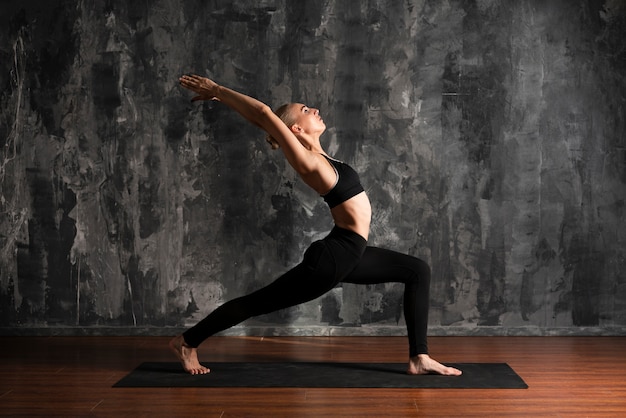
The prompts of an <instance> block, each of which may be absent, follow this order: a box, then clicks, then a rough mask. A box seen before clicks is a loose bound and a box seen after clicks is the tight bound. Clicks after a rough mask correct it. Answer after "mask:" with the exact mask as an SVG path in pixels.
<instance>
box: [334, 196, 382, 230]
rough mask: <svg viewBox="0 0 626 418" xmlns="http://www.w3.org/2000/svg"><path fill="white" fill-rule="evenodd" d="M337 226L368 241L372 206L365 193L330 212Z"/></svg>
mask: <svg viewBox="0 0 626 418" xmlns="http://www.w3.org/2000/svg"><path fill="white" fill-rule="evenodd" d="M330 213H331V215H332V217H333V220H334V221H335V225H337V226H338V227H340V228H343V229H347V230H350V231H353V232H356V233H357V234H359V235H361V236H362V237H363V238H365V239H366V240H367V239H368V237H369V233H370V222H371V220H372V206H371V205H370V200H369V198H368V197H367V194H366V193H365V192H361V193H359V194H357V195H356V196H353V197H351V198H350V199H348V200H346V201H345V202H343V203H341V204H339V205H337V206H335V207H334V208H332V209H331V210H330Z"/></svg>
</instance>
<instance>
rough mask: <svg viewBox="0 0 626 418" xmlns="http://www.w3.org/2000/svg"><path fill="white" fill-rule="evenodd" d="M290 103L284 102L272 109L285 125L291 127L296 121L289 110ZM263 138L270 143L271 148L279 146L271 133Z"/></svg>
mask: <svg viewBox="0 0 626 418" xmlns="http://www.w3.org/2000/svg"><path fill="white" fill-rule="evenodd" d="M290 105H291V103H287V104H284V105H282V106H281V107H279V108H278V109H276V110H275V111H274V114H275V115H276V116H278V117H279V118H280V120H282V121H283V123H284V124H285V125H287V126H288V127H291V126H293V125H294V124H295V123H296V120H295V118H294V117H293V115H292V114H291V113H292V112H290V111H289V106H290ZM265 140H266V141H267V142H268V143H269V144H270V145H271V147H272V149H278V148H280V144H279V143H278V141H277V140H276V138H274V137H273V136H272V135H270V134H267V135H266V136H265Z"/></svg>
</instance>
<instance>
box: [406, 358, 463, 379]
mask: <svg viewBox="0 0 626 418" xmlns="http://www.w3.org/2000/svg"><path fill="white" fill-rule="evenodd" d="M406 372H407V373H408V374H440V375H443V376H460V375H461V373H463V372H462V371H460V370H459V369H455V368H454V367H448V366H444V365H443V364H441V363H439V362H438V361H436V360H433V359H432V358H430V356H429V355H428V354H418V355H417V356H415V357H411V358H410V359H409V368H408V369H407V371H406Z"/></svg>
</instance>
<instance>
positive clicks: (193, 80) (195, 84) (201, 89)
mask: <svg viewBox="0 0 626 418" xmlns="http://www.w3.org/2000/svg"><path fill="white" fill-rule="evenodd" d="M178 81H179V82H180V85H181V86H183V87H184V88H186V89H189V90H191V91H193V92H194V93H196V94H197V96H195V97H193V98H192V99H191V101H192V102H195V101H197V100H219V99H218V98H217V97H216V96H217V91H218V88H219V85H218V84H217V83H216V82H215V81H213V80H210V79H208V78H206V77H200V76H199V75H195V74H192V75H184V76H182V77H180V78H179V79H178Z"/></svg>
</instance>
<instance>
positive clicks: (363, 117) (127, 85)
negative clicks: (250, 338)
mask: <svg viewBox="0 0 626 418" xmlns="http://www.w3.org/2000/svg"><path fill="white" fill-rule="evenodd" d="M0 27H2V30H1V31H0V86H1V90H0V91H1V102H0V111H1V115H2V116H1V119H0V141H2V144H0V145H2V146H1V147H0V152H1V153H2V154H1V155H0V251H1V252H0V313H1V316H0V327H2V330H3V332H5V333H28V332H31V333H45V332H68V333H98V332H102V333H113V334H114V333H128V332H147V333H161V332H169V331H168V330H172V327H174V328H180V327H182V326H188V325H190V324H193V323H195V322H196V321H197V320H198V319H199V318H201V317H203V316H204V315H205V314H206V313H207V312H208V311H210V310H211V309H213V308H214V307H216V306H217V305H219V304H220V303H222V302H223V301H224V300H227V299H230V298H233V297H236V296H238V295H241V294H243V293H246V292H249V291H251V290H254V289H256V288H258V287H259V286H262V285H264V284H266V283H268V282H269V281H271V280H272V279H273V278H274V277H276V276H277V275H278V274H280V273H282V272H283V271H285V270H286V269H287V268H289V267H291V266H292V265H294V264H296V263H297V262H299V260H300V257H301V255H302V253H303V251H304V249H305V248H306V247H307V246H308V244H309V243H310V242H311V241H312V240H314V239H318V238H320V237H322V236H323V235H324V234H325V233H326V232H327V231H328V230H329V229H330V228H331V226H332V225H331V219H330V216H329V215H328V210H327V207H326V206H325V204H324V203H323V201H322V200H321V199H320V198H319V197H318V196H316V195H315V194H314V193H313V192H311V191H309V189H307V188H306V187H305V186H303V184H302V183H301V182H300V181H299V180H298V179H297V178H296V176H295V175H294V173H293V171H292V170H291V169H290V168H289V167H288V166H287V165H286V163H285V161H284V158H283V157H282V154H281V153H280V151H271V150H270V149H269V147H268V146H267V144H266V143H265V141H264V139H263V133H262V132H261V131H259V130H258V129H256V128H254V127H252V126H250V125H248V124H246V123H245V122H244V121H243V119H241V118H240V117H238V116H237V115H236V114H235V113H234V112H232V111H230V110H229V109H227V108H226V107H225V106H223V105H221V104H219V103H215V102H210V103H209V102H207V103H200V104H197V103H196V104H192V103H190V101H189V99H190V97H191V95H190V94H189V92H186V91H182V89H181V88H180V87H179V86H178V83H177V78H178V76H179V75H180V74H182V73H185V72H196V73H199V74H203V75H208V76H211V77H213V78H214V79H215V80H216V81H218V82H219V83H221V84H224V85H226V86H228V87H232V88H235V89H238V90H241V91H243V92H245V93H248V94H250V95H253V96H255V97H258V98H259V99H261V100H263V101H264V102H266V103H268V104H270V105H271V106H273V107H277V106H279V105H281V104H283V103H285V102H288V101H300V102H304V103H307V104H309V105H311V106H314V107H319V108H320V109H321V113H322V115H323V117H324V119H325V121H326V124H327V125H328V127H329V129H328V131H327V133H326V134H325V137H324V138H323V140H324V142H323V143H324V145H325V147H326V148H327V150H328V152H329V153H330V154H331V155H334V156H335V157H337V158H339V159H342V160H345V161H347V162H349V163H350V164H352V165H353V166H354V167H355V168H356V169H357V170H358V171H360V172H361V173H362V181H363V183H364V186H365V187H366V189H367V191H368V193H369V196H370V198H371V200H372V205H373V209H374V217H373V227H372V234H371V243H372V244H373V245H378V246H384V247H388V248H392V249H395V250H398V251H403V252H407V253H409V254H412V255H416V256H419V257H422V258H424V259H426V260H427V261H428V262H429V263H430V264H431V265H432V268H433V283H432V290H431V303H432V305H431V318H430V322H431V325H432V327H431V329H432V331H431V332H432V333H435V334H437V333H439V334H483V335H491V334H507V335H510V334H515V333H517V334H550V333H551V334H580V333H589V332H591V333H601V334H620V333H624V330H625V329H626V277H625V273H624V272H625V271H626V261H625V249H626V227H625V226H624V211H625V207H624V206H625V198H626V187H625V183H626V126H625V114H626V83H625V75H626V51H625V45H626V44H625V42H624V37H625V35H626V5H625V4H624V2H623V1H619V0H613V1H610V0H606V1H588V0H576V1H569V0H568V1H566V0H561V1H559V0H553V1H545V0H536V1H531V0H523V1H517V0H509V1H506V0H505V1H495V0H480V1H479V0H476V1H469V0H468V1H461V0H459V1H439V0H422V1H418V0H404V1H400V0H378V1H373V0H371V1H334V2H333V1H328V0H327V1H320V0H306V1H287V0H283V1H271V0H265V1H258V0H249V1H234V2H232V1H199V0H197V1H192V0H185V1H182V0H161V1H132V2H130V1H121V0H109V1H95V0H91V1H88V0H85V1H48V0H39V1H35V0H23V1H19V2H16V1H2V2H1V3H0ZM401 292H402V289H401V287H400V285H395V284H392V285H380V286H368V287H359V286H354V285H344V286H341V287H338V288H337V289H335V290H334V291H332V292H330V293H329V294H327V295H326V296H324V297H322V298H320V299H318V300H315V301H313V302H310V303H307V304H304V305H302V306H299V307H295V308H292V309H288V310H284V311H280V312H277V313H274V314H271V315H267V316H264V317H262V318H257V319H255V320H253V321H249V322H248V323H246V324H245V325H244V326H243V327H238V328H235V329H234V330H233V331H231V332H232V333H235V334H237V333H239V334H241V333H254V332H257V333H274V334H277V333H282V334H307V335H310V334H313V335H317V334H327V333H329V332H330V333H343V334H350V333H357V334H359V333H360V334H370V335H381V334H389V333H391V334H393V333H402V332H403V331H404V327H403V325H402V321H403V318H401V315H400V312H401V306H400V296H401ZM398 321H399V322H400V324H399V325H397V324H398ZM330 326H338V327H330ZM358 326H360V327H358ZM164 330H165V331H164Z"/></svg>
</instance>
